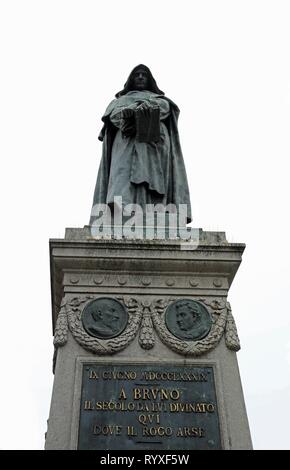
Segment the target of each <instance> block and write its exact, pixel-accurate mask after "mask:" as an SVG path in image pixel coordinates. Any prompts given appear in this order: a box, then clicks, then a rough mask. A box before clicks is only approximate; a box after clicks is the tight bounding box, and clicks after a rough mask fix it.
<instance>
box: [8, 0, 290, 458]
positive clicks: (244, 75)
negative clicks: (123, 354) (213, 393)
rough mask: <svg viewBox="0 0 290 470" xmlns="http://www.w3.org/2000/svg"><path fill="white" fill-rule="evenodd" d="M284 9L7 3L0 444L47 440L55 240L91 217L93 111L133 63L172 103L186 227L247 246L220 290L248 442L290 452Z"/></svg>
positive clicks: (221, 4) (167, 0) (37, 445)
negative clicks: (237, 345) (229, 316)
mask: <svg viewBox="0 0 290 470" xmlns="http://www.w3.org/2000/svg"><path fill="white" fill-rule="evenodd" d="M289 25H290V3H289V1H280V0H273V1H267V0H261V1H258V0H240V1H238V0H230V1H223V0H220V1H219V0H214V1H206V0H205V1H194V0H191V1H187V0H180V1H178V2H177V1H176V0H175V1H171V0H164V1H163V0H146V2H136V1H133V0H122V1H119V0H115V1H109V0H107V1H106V2H101V1H97V0H95V1H89V0H78V1H76V0H47V1H46V0H35V1H32V0H20V1H17V0H6V1H5V0H1V1H0V48H1V52H0V60H1V62H0V64H1V74H0V82H1V84H0V130H1V139H0V146H1V165H2V170H1V173H0V174H1V206H2V207H1V213H2V229H1V237H2V240H1V248H2V250H1V252H2V256H1V271H0V272H1V288H2V289H1V291H2V299H1V303H2V308H1V310H2V316H1V325H2V328H1V331H2V334H1V341H0V347H1V356H0V357H1V391H0V394H1V397H0V413H1V425H0V426H1V429H0V448H1V449H42V448H43V446H44V433H45V431H46V419H47V417H48V413H49V406H50V397H51V388H52V381H53V375H52V372H51V363H52V355H53V348H52V340H53V338H52V327H51V301H50V272H49V250H48V240H49V238H62V237H63V236H64V231H65V227H82V226H83V225H85V224H87V223H88V220H89V215H90V208H91V203H92V197H93V191H94V186H95V181H96V176H97V169H98V165H99V159H100V155H101V143H100V142H99V141H98V140H97V135H98V133H99V130H100V127H101V121H100V119H101V116H102V113H103V112H104V110H105V108H106V106H107V104H108V103H109V102H110V101H111V100H112V99H113V97H114V94H115V93H116V92H117V91H119V90H120V89H121V88H122V86H123V84H124V82H125V81H126V79H127V76H128V75H129V72H130V71H131V70H132V68H133V67H134V66H135V65H137V64H139V63H145V64H146V65H148V66H149V67H150V68H151V70H152V73H153V75H154V76H155V78H156V80H157V83H158V85H159V87H160V88H161V89H162V90H164V91H165V93H166V95H167V96H168V97H170V98H171V99H172V100H173V101H175V102H176V103H177V104H178V106H179V108H180V110H181V114H180V120H179V131H180V138H181V144H182V149H183V154H184V159H185V164H186V169H187V174H188V179H189V185H190V191H191V201H192V209H193V219H194V226H195V227H202V228H203V229H204V230H221V231H226V234H227V238H228V241H230V242H244V243H246V244H247V247H246V250H245V253H244V256H243V262H242V265H241V267H240V269H239V271H238V273H237V276H236V278H235V280H234V282H233V285H232V287H231V290H230V293H229V300H230V302H231V305H232V310H233V314H234V317H235V320H236V323H237V326H238V332H239V336H240V339H241V344H242V350H241V351H240V352H239V353H238V360H239V365H240V372H241V377H242V382H243V388H244V394H245V401H246V406H247V411H248V417H249V422H250V427H251V433H252V438H253V443H254V447H255V448H256V449H279V448H284V449H289V448H290V436H289V430H288V423H289V421H290V408H289V406H288V401H289V397H290V373H289V372H290V367H289V366H290V315H289V297H288V295H289V290H290V281H289V261H290V259H289V258H290V256H289V247H288V245H287V243H288V237H289V229H290V226H289V200H290V198H289V155H290V152H289V151H290V139H289V136H290V134H289V130H290V126H289V124H290V27H289Z"/></svg>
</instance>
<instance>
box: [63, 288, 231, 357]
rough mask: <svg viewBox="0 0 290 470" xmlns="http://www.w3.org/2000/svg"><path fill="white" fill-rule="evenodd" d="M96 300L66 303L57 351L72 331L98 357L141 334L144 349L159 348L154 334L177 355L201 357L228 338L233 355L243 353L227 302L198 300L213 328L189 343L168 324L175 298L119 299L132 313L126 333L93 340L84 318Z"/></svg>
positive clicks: (77, 339)
mask: <svg viewBox="0 0 290 470" xmlns="http://www.w3.org/2000/svg"><path fill="white" fill-rule="evenodd" d="M95 298H96V297H94V296H79V297H74V298H72V299H70V300H67V301H66V300H64V301H63V302H62V305H61V309H60V313H59V315H58V319H57V323H56V328H55V336H54V345H55V347H56V348H58V347H61V346H64V345H65V344H66V342H67V335H68V330H70V331H71V333H72V335H73V337H74V339H75V340H76V341H77V342H78V343H79V344H80V345H81V346H82V347H83V348H84V349H87V350H88V351H90V352H93V353H94V354H100V355H104V354H115V353H117V352H118V351H121V350H123V349H125V348H126V347H127V346H128V345H129V344H130V343H131V342H132V341H133V339H134V338H135V337H136V335H137V332H138V330H139V344H140V346H141V347H142V348H143V349H151V348H153V346H154V344H155V335H154V330H156V332H157V334H158V336H159V338H160V340H161V341H162V342H163V343H164V344H166V346H168V347H169V348H170V349H172V350H173V351H175V352H177V353H179V354H182V355H184V356H200V355H202V354H204V353H206V352H208V351H210V350H211V349H213V348H215V347H216V345H217V344H218V343H219V341H220V340H221V338H222V336H223V334H225V342H226V346H227V347H228V348H229V349H231V350H232V351H238V350H239V349H240V342H239V337H238V334H237V328H236V325H235V321H234V318H233V316H232V312H231V307H230V304H229V302H226V301H225V300H223V299H210V300H209V299H205V298H198V299H195V300H198V301H199V302H202V303H203V304H204V305H206V306H207V308H208V310H209V312H210V313H211V315H212V319H213V324H212V327H211V330H210V332H209V334H208V335H207V336H206V337H205V338H204V339H202V340H198V341H186V340H180V339H178V338H176V336H174V335H173V334H171V333H170V332H169V330H168V329H167V327H166V324H165V318H164V317H165V309H166V307H167V306H168V305H169V304H170V303H171V302H172V301H174V300H176V299H175V298H170V299H168V300H164V299H157V300H154V301H153V302H149V301H147V300H142V298H133V297H118V298H117V299H118V300H119V301H121V302H122V303H123V304H124V305H125V306H126V307H127V310H128V314H129V321H128V325H127V327H126V329H125V331H124V332H123V333H121V334H120V335H119V336H117V337H115V338H111V339H98V338H95V337H92V336H90V335H89V334H88V333H87V332H86V331H85V330H84V328H83V325H82V321H81V315H82V311H83V309H84V307H85V306H86V304H87V303H88V302H89V301H90V300H92V299H95Z"/></svg>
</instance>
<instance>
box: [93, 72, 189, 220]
mask: <svg viewBox="0 0 290 470" xmlns="http://www.w3.org/2000/svg"><path fill="white" fill-rule="evenodd" d="M178 115H179V109H178V107H177V106H176V104H174V103H173V101H171V100H170V99H169V98H167V97H165V95H164V92H163V91H161V90H160V89H159V88H158V86H157V84H156V81H155V79H154V77H153V76H152V74H151V72H150V70H149V68H148V67H146V66H145V65H142V64H141V65H138V66H137V67H135V68H134V69H133V70H132V72H131V73H130V75H129V78H128V80H127V82H126V83H125V85H124V89H123V90H121V91H119V92H118V93H117V94H116V99H114V100H113V101H112V102H111V103H110V104H109V106H108V108H107V109H106V112H105V114H104V116H103V117H102V120H103V122H104V126H103V128H102V130H101V133H100V135H99V140H101V141H102V142H103V153H102V159H101V163H100V167H99V172H98V178H97V182H96V188H95V193H94V200H93V207H94V205H95V204H107V205H109V206H110V207H111V208H114V196H122V206H123V208H124V207H125V206H126V205H127V204H132V203H133V204H139V205H140V206H141V207H142V209H143V210H145V206H146V204H154V205H156V204H162V205H163V206H167V205H168V204H174V205H175V206H176V207H177V210H178V205H179V204H186V205H187V222H190V221H191V207H190V198H189V190H188V183H187V177H186V172H185V166H184V161H183V156H182V151H181V147H180V142H179V135H178V129H177V121H178ZM92 220H93V218H91V223H92Z"/></svg>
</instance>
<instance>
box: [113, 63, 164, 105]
mask: <svg viewBox="0 0 290 470" xmlns="http://www.w3.org/2000/svg"><path fill="white" fill-rule="evenodd" d="M133 90H138V91H142V90H148V91H152V92H153V93H157V94H158V95H164V92H163V91H161V90H160V89H159V88H158V86H157V83H156V81H155V79H154V77H153V75H152V73H151V71H150V69H149V68H148V67H146V65H143V64H139V65H137V67H134V69H133V70H132V72H131V73H130V75H129V77H128V80H127V81H126V83H125V85H124V88H123V90H121V91H119V92H118V93H117V94H116V97H117V98H119V96H122V95H126V93H128V91H133Z"/></svg>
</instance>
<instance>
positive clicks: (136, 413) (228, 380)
mask: <svg viewBox="0 0 290 470" xmlns="http://www.w3.org/2000/svg"><path fill="white" fill-rule="evenodd" d="M187 248H188V249H187ZM243 251H244V245H243V244H237V243H228V242H227V241H226V238H225V235H224V233H222V232H203V231H202V230H200V236H199V244H198V246H197V247H194V248H190V246H188V247H186V244H184V243H181V242H180V241H179V240H151V241H148V240H129V239H123V240H111V239H107V240H106V239H99V240H95V239H91V238H90V233H89V230H88V228H86V227H85V228H84V229H67V231H66V237H65V239H63V240H62V239H61V240H51V241H50V253H51V286H52V311H53V331H54V343H55V347H56V355H55V380H54V387H53V394H52V402H51V410H50V416H49V421H48V431H47V437H46V449H77V448H79V449H86V448H89V449H102V450H106V449H108V450H113V449H118V450H119V449H122V450H131V449H146V450H147V449H155V450H158V451H162V450H166V449H171V450H178V449H183V450H184V449H250V448H251V438H250V432H249V426H248V420H247V415H246V409H245V405H244V398H243V392H242V387H241V382H240V377H239V370H238V364H237V359H236V351H238V349H239V340H238V336H237V331H236V327H235V322H234V319H233V316H232V313H231V308H230V305H229V303H228V302H227V295H228V291H229V288H230V285H231V283H232V280H233V278H234V276H235V274H236V272H237V269H238V267H239V264H240V262H241V256H242V253H243ZM96 299H105V301H106V302H108V305H111V306H112V305H119V306H120V311H118V308H117V314H116V316H117V322H118V321H120V317H122V315H123V317H122V318H121V320H122V321H123V320H124V319H125V320H126V321H125V320H124V321H125V323H126V324H125V327H122V328H123V329H122V330H121V329H120V331H119V332H118V331H117V333H112V334H107V332H106V330H103V332H101V333H100V334H98V333H96V335H97V336H94V335H93V334H91V333H90V331H93V330H90V326H89V327H88V325H86V323H85V320H84V319H85V316H86V315H89V316H90V315H91V312H90V309H92V308H93V305H94V304H93V303H94V301H95V300H96ZM108 299H109V300H108ZM111 299H113V301H112V302H111ZM110 302H111V303H110ZM182 305H191V306H193V310H194V309H195V308H196V309H197V315H199V313H200V316H201V317H202V316H203V315H205V316H206V315H208V317H206V318H210V327H209V328H208V330H204V331H202V330H200V332H197V333H196V334H197V337H194V339H192V338H191V337H190V335H191V332H190V331H189V330H188V331H186V328H185V327H184V325H183V323H182V322H181V321H179V320H178V321H177V320H176V318H177V315H178V312H179V311H181V310H182ZM122 309H123V310H122ZM170 309H171V310H170ZM112 310H113V311H115V310H114V309H112ZM121 310H122V311H124V312H125V313H124V314H123V313H120V312H121ZM170 312H171V313H170ZM172 312H173V313H172ZM124 315H125V316H124ZM170 315H171V317H170ZM172 315H173V317H172ZM172 318H173V320H172ZM174 321H175V323H174ZM172 322H173V323H172ZM179 326H180V330H178V328H179ZM104 331H105V333H104ZM195 331H197V330H195ZM106 335H107V337H106Z"/></svg>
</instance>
